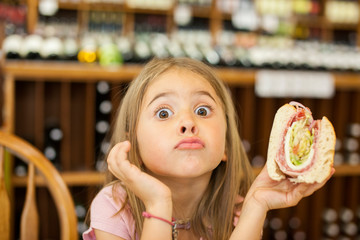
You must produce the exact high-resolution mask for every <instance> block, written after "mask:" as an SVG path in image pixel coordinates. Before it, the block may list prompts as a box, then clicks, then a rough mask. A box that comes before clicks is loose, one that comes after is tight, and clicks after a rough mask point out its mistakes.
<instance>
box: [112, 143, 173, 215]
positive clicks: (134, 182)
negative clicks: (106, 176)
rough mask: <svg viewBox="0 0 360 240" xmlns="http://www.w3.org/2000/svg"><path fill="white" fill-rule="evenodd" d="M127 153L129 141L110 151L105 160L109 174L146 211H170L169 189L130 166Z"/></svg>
mask: <svg viewBox="0 0 360 240" xmlns="http://www.w3.org/2000/svg"><path fill="white" fill-rule="evenodd" d="M129 151H130V142H129V141H124V142H121V143H118V144H116V145H115V146H114V147H113V148H112V149H111V151H110V153H109V156H108V159H107V162H108V168H109V170H110V172H111V173H112V174H113V175H114V176H115V177H117V178H118V179H120V180H121V182H122V183H123V184H124V185H126V187H128V188H129V189H130V190H131V191H133V192H134V193H135V195H136V196H137V197H139V198H140V199H141V200H142V201H143V203H144V204H145V207H146V210H147V211H149V212H151V211H153V212H152V213H154V212H158V210H159V209H160V210H165V209H172V201H171V191H170V189H169V188H168V187H167V186H166V185H165V184H163V183H162V182H160V181H159V180H158V179H156V178H154V177H152V176H150V175H149V174H147V173H145V172H143V171H141V170H140V169H139V168H138V167H136V166H135V165H133V164H131V163H130V162H129V160H128V159H127V154H128V152H129ZM164 206H165V209H164Z"/></svg>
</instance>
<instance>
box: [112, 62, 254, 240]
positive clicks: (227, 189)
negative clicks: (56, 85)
mask: <svg viewBox="0 0 360 240" xmlns="http://www.w3.org/2000/svg"><path fill="white" fill-rule="evenodd" d="M173 68H178V69H185V70H188V71H191V72H194V73H196V74H198V75H199V76H202V77H204V78H205V79H206V80H208V81H209V83H210V84H211V86H212V87H213V88H214V90H215V92H216V94H217V95H218V97H219V99H220V100H221V103H222V107H223V109H224V114H225V116H226V124H227V131H226V143H225V146H226V155H227V161H226V162H221V163H220V165H219V166H218V167H216V169H214V171H213V174H212V176H211V179H210V182H209V185H208V188H207V190H206V191H205V194H204V196H203V198H202V199H201V201H200V202H199V205H198V207H197V210H196V212H195V214H194V216H193V218H192V219H191V229H192V231H193V232H194V233H195V234H196V235H198V236H199V237H200V236H202V237H203V238H206V239H216V240H225V239H229V237H230V235H231V232H232V231H233V228H234V227H233V218H234V208H235V205H236V204H235V199H236V197H237V195H240V196H245V195H246V192H247V191H248V189H249V187H250V184H251V182H252V180H253V174H252V170H251V166H250V164H249V161H248V158H247V156H246V153H245V151H244V148H243V145H242V143H241V140H240V137H239V133H238V129H237V126H238V125H237V114H236V112H235V108H234V105H233V102H232V99H231V96H230V94H229V91H228V89H227V88H226V87H225V85H224V84H223V82H222V81H221V80H220V79H219V78H218V77H217V76H216V75H215V73H214V72H213V70H212V69H211V68H210V67H209V66H207V65H206V64H204V63H202V62H200V61H197V60H193V59H189V58H168V59H153V60H151V61H150V62H149V63H147V64H146V65H145V66H144V68H143V70H142V71H141V72H140V74H139V75H138V77H137V78H135V79H134V80H133V81H132V82H131V83H130V85H129V88H128V89H127V92H126V94H125V96H124V98H123V100H122V103H121V105H120V107H119V111H118V113H117V117H116V119H115V120H116V121H115V124H114V130H113V133H112V136H111V147H112V146H114V145H115V144H116V143H118V142H121V141H124V140H129V141H130V143H131V146H132V147H131V150H130V152H129V154H128V159H129V161H130V162H131V163H132V164H134V165H136V166H137V167H139V168H140V169H142V170H145V169H144V166H143V164H141V162H140V161H141V160H140V154H139V147H138V142H137V139H136V136H137V135H136V131H137V124H138V116H139V113H140V107H141V104H142V100H143V96H144V94H145V92H146V90H147V88H148V86H149V84H150V83H151V81H152V80H153V79H155V78H157V77H158V76H160V75H161V74H162V73H164V72H166V71H168V70H170V69H173ZM110 175H111V174H110ZM110 181H113V182H112V184H114V185H118V184H121V182H120V180H116V179H115V178H114V177H113V176H110V178H108V182H110ZM125 189H126V187H125ZM126 192H127V200H126V202H125V203H124V206H122V209H123V208H124V207H125V205H126V204H127V203H128V204H130V207H131V211H132V214H133V216H134V219H135V222H136V233H137V234H138V235H139V236H140V235H141V232H142V225H143V221H144V219H143V217H142V212H143V211H145V207H144V204H143V203H142V201H141V200H140V199H139V198H138V197H136V196H135V194H134V193H132V192H131V191H130V190H129V189H126ZM114 197H115V196H114ZM204 219H206V224H210V226H205V224H204ZM209 227H211V231H209ZM133 238H135V236H133Z"/></svg>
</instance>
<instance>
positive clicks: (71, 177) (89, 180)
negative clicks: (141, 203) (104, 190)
mask: <svg viewBox="0 0 360 240" xmlns="http://www.w3.org/2000/svg"><path fill="white" fill-rule="evenodd" d="M61 176H62V177H63V179H64V181H65V183H66V184H67V185H68V186H96V185H103V184H104V183H105V173H100V172H95V171H84V172H82V171H76V172H75V171H74V172H62V173H61ZM35 183H36V185H38V186H45V184H46V182H45V181H44V178H43V177H42V176H40V175H37V176H36V178H35ZM12 184H13V186H14V187H24V186H26V184H27V177H17V176H15V175H14V176H13V177H12Z"/></svg>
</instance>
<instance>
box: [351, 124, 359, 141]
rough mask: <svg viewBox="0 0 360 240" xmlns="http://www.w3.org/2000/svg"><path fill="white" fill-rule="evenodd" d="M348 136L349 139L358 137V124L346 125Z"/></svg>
mask: <svg viewBox="0 0 360 240" xmlns="http://www.w3.org/2000/svg"><path fill="white" fill-rule="evenodd" d="M348 134H349V136H350V137H354V138H359V137H360V123H350V124H349V125H348Z"/></svg>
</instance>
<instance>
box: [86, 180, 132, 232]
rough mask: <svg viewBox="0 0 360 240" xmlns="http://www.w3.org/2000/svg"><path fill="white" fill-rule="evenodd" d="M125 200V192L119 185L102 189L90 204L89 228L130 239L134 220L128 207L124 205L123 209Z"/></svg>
mask: <svg viewBox="0 0 360 240" xmlns="http://www.w3.org/2000/svg"><path fill="white" fill-rule="evenodd" d="M125 199H126V191H125V190H124V189H123V188H122V187H121V186H120V185H110V186H106V187H104V188H103V189H102V190H101V191H100V192H99V193H98V194H97V195H96V197H95V198H94V200H93V201H92V203H91V208H90V226H91V227H92V228H94V229H99V230H102V231H104V232H108V233H112V234H114V235H116V236H120V237H122V238H124V239H131V236H133V234H134V232H135V220H134V217H133V215H132V214H131V211H130V207H129V206H128V205H126V206H124V208H123V205H124V204H125ZM122 208H123V210H121V209H122ZM120 210H121V211H120Z"/></svg>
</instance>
